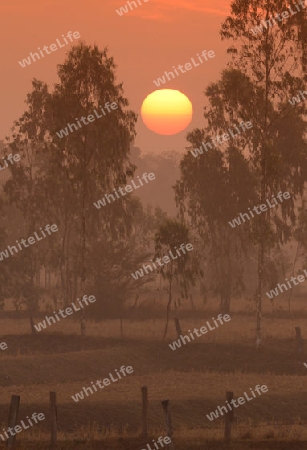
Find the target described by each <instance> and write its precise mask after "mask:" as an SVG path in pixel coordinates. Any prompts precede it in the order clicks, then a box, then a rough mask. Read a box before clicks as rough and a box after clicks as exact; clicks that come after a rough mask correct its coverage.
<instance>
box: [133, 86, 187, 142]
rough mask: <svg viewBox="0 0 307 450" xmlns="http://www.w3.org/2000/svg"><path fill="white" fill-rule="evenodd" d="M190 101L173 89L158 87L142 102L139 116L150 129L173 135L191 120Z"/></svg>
mask: <svg viewBox="0 0 307 450" xmlns="http://www.w3.org/2000/svg"><path fill="white" fill-rule="evenodd" d="M192 114H193V108H192V103H191V102H190V100H189V99H188V97H187V96H186V95H184V94H183V93H182V92H180V91H177V90H175V89H160V90H157V91H154V92H152V93H151V94H149V95H148V96H147V97H146V98H145V100H144V101H143V104H142V109H141V116H142V119H143V122H144V123H145V125H146V126H147V128H149V129H150V130H152V131H154V132H155V133H158V134H163V135H173V134H177V133H179V132H180V131H182V130H184V129H185V128H186V127H187V126H188V125H189V123H190V122H191V120H192Z"/></svg>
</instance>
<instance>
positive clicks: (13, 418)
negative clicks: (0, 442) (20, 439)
mask: <svg viewBox="0 0 307 450" xmlns="http://www.w3.org/2000/svg"><path fill="white" fill-rule="evenodd" d="M19 404H20V396H19V395H12V398H11V405H10V412H9V420H8V428H14V427H15V426H16V422H17V418H18V411H19ZM15 439H16V434H15V436H10V437H9V438H8V440H7V443H6V446H7V448H12V447H13V446H14V445H15Z"/></svg>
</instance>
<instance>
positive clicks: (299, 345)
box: [295, 327, 304, 355]
mask: <svg viewBox="0 0 307 450" xmlns="http://www.w3.org/2000/svg"><path fill="white" fill-rule="evenodd" d="M295 334H296V343H297V346H296V352H297V354H298V355H302V354H303V346H304V340H303V338H302V335H301V327H295Z"/></svg>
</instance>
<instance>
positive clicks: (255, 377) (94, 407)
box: [0, 311, 307, 450]
mask: <svg viewBox="0 0 307 450" xmlns="http://www.w3.org/2000/svg"><path fill="white" fill-rule="evenodd" d="M194 314H195V318H194V319H193V318H192V317H191V315H190V318H189V319H186V320H182V321H181V325H182V328H183V331H187V330H188V329H193V328H194V327H197V328H200V327H201V326H203V325H205V322H206V320H209V319H210V318H211V317H212V316H216V314H211V315H208V313H206V314H205V313H203V312H197V313H194ZM196 316H197V318H196ZM274 316H275V317H274V318H272V317H271V315H270V313H269V312H268V313H267V315H266V316H265V317H264V320H263V327H264V330H265V333H264V336H265V339H264V343H263V344H264V345H263V348H262V349H261V350H260V351H259V352H256V351H255V349H254V326H255V325H254V316H252V315H250V314H248V313H244V312H242V311H241V312H237V313H234V314H231V317H232V320H231V321H230V322H228V323H225V324H224V325H222V326H220V327H219V328H217V329H215V330H213V331H211V332H209V333H207V334H206V335H204V336H202V337H200V338H197V339H196V340H194V341H193V342H191V343H188V344H186V345H185V346H183V347H182V348H179V349H177V350H176V351H172V350H171V349H170V348H169V346H168V344H169V343H170V342H172V341H173V340H174V339H176V334H175V330H174V324H173V322H172V321H171V322H170V329H169V336H168V339H167V340H166V342H163V341H162V340H161V335H162V330H163V326H164V320H162V319H153V320H143V321H142V320H132V319H129V320H128V319H127V320H125V321H124V340H121V339H120V338H119V323H118V321H113V320H106V321H103V322H101V323H97V322H88V323H87V326H86V334H87V335H86V336H85V337H84V338H82V337H81V336H79V335H78V333H79V325H78V323H76V322H73V321H72V320H70V321H65V320H62V321H61V322H60V323H59V324H56V325H54V326H53V325H52V326H50V327H48V328H49V329H48V330H47V331H44V332H42V333H38V334H37V335H36V336H31V335H30V334H29V333H27V334H25V333H26V332H27V331H28V330H29V325H28V321H27V319H22V318H20V319H19V320H18V321H16V320H14V319H8V318H6V319H5V321H4V319H1V321H0V326H1V329H2V330H3V331H2V333H3V338H2V340H4V341H5V342H7V344H8V350H6V351H5V352H3V351H2V352H1V353H0V360H1V365H0V383H1V387H0V399H1V403H0V417H1V418H6V417H7V414H8V405H9V401H10V397H11V395H12V394H15V395H20V396H21V406H20V412H19V420H22V418H25V417H26V416H27V415H28V414H30V413H31V414H32V412H34V411H36V412H43V413H44V414H45V415H46V418H47V419H48V402H49V391H56V393H57V402H58V424H59V439H60V440H61V441H63V442H64V441H70V442H72V441H73V442H74V444H73V446H72V447H70V446H69V445H72V444H69V443H68V442H67V446H65V445H64V444H63V447H61V448H63V449H64V448H65V449H66V448H67V449H69V448H75V449H77V450H78V449H80V450H81V449H83V448H87V449H93V450H94V449H96V448H97V449H98V448H100V449H104V448H106V449H107V448H110V449H113V448H114V449H115V448H116V449H119V450H120V449H122V448H123V449H130V448H131V449H132V448H135V449H141V448H144V447H142V445H145V443H144V440H140V438H139V435H140V432H141V386H143V385H146V386H148V396H149V417H148V423H149V433H150V435H151V436H152V437H158V436H160V435H162V434H165V432H164V419H163V415H162V407H161V400H164V399H169V400H170V402H171V412H172V419H173V426H174V440H176V444H177V445H176V449H177V448H178V449H179V450H180V449H181V448H182V449H184V448H189V449H192V450H193V449H195V450H196V449H201V448H212V449H215V448H223V447H222V446H221V441H220V440H221V439H223V420H222V419H221V418H218V419H215V420H214V421H212V422H210V421H209V420H208V419H207V417H206V414H209V413H210V412H211V411H212V410H215V409H216V408H217V406H218V405H224V404H225V403H224V402H225V391H234V398H237V397H239V396H241V395H242V394H243V392H244V391H248V390H249V388H254V387H255V386H256V385H257V384H260V385H262V384H266V385H267V386H268V389H269V391H268V392H267V393H265V394H262V395H261V398H259V397H257V398H255V399H254V400H253V401H252V402H248V403H246V404H244V405H242V406H240V407H239V408H237V409H235V421H234V426H233V432H232V436H233V438H234V440H236V442H234V443H233V447H231V448H235V449H238V450H240V449H241V448H242V449H243V448H244V449H245V448H263V449H267V450H269V449H271V448H280V449H283V448H284V449H288V448H289V449H290V448H291V449H295V448H297V449H303V448H304V445H306V447H305V448H307V393H306V392H307V379H306V375H307V369H306V368H305V367H304V365H303V362H307V357H306V358H305V359H304V357H303V356H302V357H301V358H298V357H297V355H296V352H295V348H296V347H295V346H296V344H295V332H294V327H295V326H301V329H302V335H303V337H304V335H305V334H306V332H305V327H304V324H305V323H306V318H304V315H303V314H301V315H300V320H295V321H292V320H290V319H289V317H287V315H286V314H284V312H277V313H276V314H275V315H274ZM37 320H39V319H37ZM122 365H125V366H129V365H130V366H132V367H133V369H134V373H133V374H132V375H129V376H127V377H126V378H124V379H122V380H120V381H119V382H118V383H112V384H111V385H110V386H107V387H105V388H104V389H103V390H99V391H98V392H96V393H94V394H93V395H89V396H88V397H86V398H85V399H83V400H80V401H79V402H78V403H76V402H74V401H73V399H72V398H71V396H72V395H75V394H76V393H77V392H79V391H81V390H82V388H83V386H84V387H88V386H90V382H91V381H93V382H95V381H96V380H97V379H100V380H102V379H103V378H105V377H106V376H108V374H109V373H113V374H114V370H115V369H119V368H120V367H121V366H122ZM2 422H3V423H2V427H5V426H6V421H5V419H4V420H3V421H2ZM48 436H49V434H48V421H47V420H45V421H43V422H42V423H40V424H39V425H36V426H35V427H34V428H33V430H27V432H25V433H22V434H21V435H19V437H18V440H20V441H24V440H25V439H27V440H28V441H32V440H35V441H36V442H37V440H40V441H47V440H48ZM95 441H99V443H98V444H97V446H96V444H95ZM101 441H103V442H104V443H105V444H102V442H101ZM205 441H208V444H207V445H206V447H204V442H205ZM215 441H218V443H219V444H218V445H219V446H216V444H215ZM277 441H280V446H278V447H276V445H277ZM303 441H305V443H303ZM147 442H150V441H147ZM261 442H262V444H261ZM273 442H274V444H275V447H273V446H271V445H272V443H273ZM295 442H296V443H295ZM256 444H257V445H260V444H261V445H260V446H259V447H257V446H256ZM31 445H32V444H30V442H28V443H27V444H26V446H27V447H26V448H47V446H46V447H44V446H42V447H35V445H38V443H37V444H35V445H34V447H31ZM46 445H47V443H46ZM254 445H255V446H254ZM296 445H297V446H296ZM20 448H23V447H20Z"/></svg>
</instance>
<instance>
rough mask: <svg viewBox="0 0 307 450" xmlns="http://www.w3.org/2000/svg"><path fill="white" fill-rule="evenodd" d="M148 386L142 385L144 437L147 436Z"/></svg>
mask: <svg viewBox="0 0 307 450" xmlns="http://www.w3.org/2000/svg"><path fill="white" fill-rule="evenodd" d="M147 406H148V397H147V386H142V437H144V438H146V437H147Z"/></svg>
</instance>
